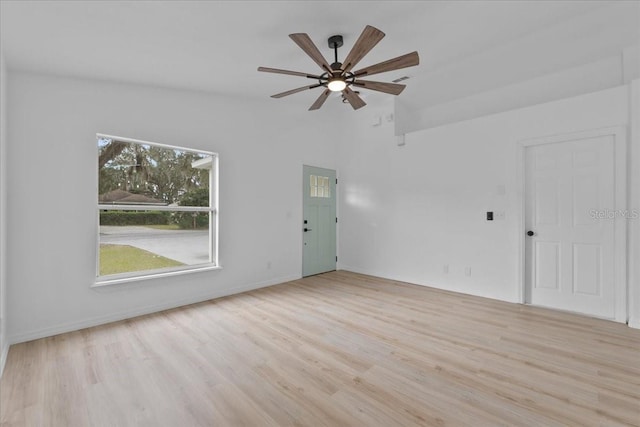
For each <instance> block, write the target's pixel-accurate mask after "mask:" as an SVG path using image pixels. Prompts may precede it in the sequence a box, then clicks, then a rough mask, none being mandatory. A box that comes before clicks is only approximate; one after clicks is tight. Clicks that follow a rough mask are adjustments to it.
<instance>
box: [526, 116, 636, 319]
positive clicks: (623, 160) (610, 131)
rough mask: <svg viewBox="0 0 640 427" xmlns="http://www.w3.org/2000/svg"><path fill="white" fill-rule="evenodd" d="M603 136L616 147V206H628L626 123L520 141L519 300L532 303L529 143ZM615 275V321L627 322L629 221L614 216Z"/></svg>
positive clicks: (618, 208) (620, 207)
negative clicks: (528, 248) (528, 235)
mask: <svg viewBox="0 0 640 427" xmlns="http://www.w3.org/2000/svg"><path fill="white" fill-rule="evenodd" d="M601 136H613V138H614V147H615V148H614V149H615V153H614V156H615V164H614V168H615V171H614V174H615V177H614V180H615V181H614V182H615V200H616V206H614V207H613V209H615V210H625V209H627V202H628V200H627V198H628V194H627V131H626V126H611V127H606V128H599V129H591V130H584V131H580V132H572V133H565V134H557V135H550V136H542V137H536V138H530V139H524V140H520V141H518V144H517V161H516V175H517V176H516V183H517V195H518V200H517V203H518V209H519V215H518V227H517V230H518V268H517V283H518V300H519V302H520V303H521V304H530V303H531V301H527V277H526V262H527V259H526V256H527V253H526V239H525V237H524V236H525V232H526V229H525V224H526V223H525V217H526V206H525V204H526V174H525V171H526V151H527V147H531V146H535V145H542V144H553V143H561V142H569V141H575V140H580V139H586V138H596V137H601ZM614 234H615V235H614V240H615V242H614V258H615V264H614V275H615V317H614V319H613V320H615V321H616V322H621V323H626V322H628V321H629V318H628V313H629V309H628V301H629V295H628V293H629V286H628V283H627V256H628V252H627V221H626V220H623V219H617V220H615V224H614Z"/></svg>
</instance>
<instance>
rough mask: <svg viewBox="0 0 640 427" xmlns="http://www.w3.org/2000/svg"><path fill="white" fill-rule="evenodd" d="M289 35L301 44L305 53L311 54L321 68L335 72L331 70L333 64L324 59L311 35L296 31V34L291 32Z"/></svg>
mask: <svg viewBox="0 0 640 427" xmlns="http://www.w3.org/2000/svg"><path fill="white" fill-rule="evenodd" d="M289 37H290V38H291V40H293V41H294V42H295V43H296V44H297V45H298V46H300V49H302V50H304V51H305V53H306V54H307V55H309V56H310V57H311V59H313V60H314V61H315V63H316V64H318V65H319V66H320V68H322V69H323V70H325V71H327V72H329V73H331V72H333V70H331V66H330V65H329V63H328V62H327V60H326V59H324V56H322V54H321V53H320V51H319V50H318V48H317V47H316V45H315V44H314V43H313V41H312V40H311V38H310V37H309V35H307V34H306V33H295V34H289Z"/></svg>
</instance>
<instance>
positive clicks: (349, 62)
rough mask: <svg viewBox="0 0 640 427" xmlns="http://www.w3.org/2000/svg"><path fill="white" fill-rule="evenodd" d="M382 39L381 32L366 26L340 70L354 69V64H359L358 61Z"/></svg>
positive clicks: (382, 34)
mask: <svg viewBox="0 0 640 427" xmlns="http://www.w3.org/2000/svg"><path fill="white" fill-rule="evenodd" d="M383 38H384V33H383V32H382V31H380V30H379V29H377V28H375V27H372V26H371V25H367V26H366V27H365V28H364V30H363V31H362V34H360V37H358V40H356V42H355V44H354V45H353V47H352V48H351V52H349V54H348V55H347V57H346V58H345V59H344V62H343V63H342V65H343V67H342V69H343V70H344V71H345V72H346V71H351V69H352V68H353V67H355V66H356V64H357V63H358V62H360V60H361V59H362V58H364V56H365V55H366V54H367V53H369V51H370V50H371V49H373V47H374V46H375V45H377V44H378V42H379V41H380V40H382V39H383Z"/></svg>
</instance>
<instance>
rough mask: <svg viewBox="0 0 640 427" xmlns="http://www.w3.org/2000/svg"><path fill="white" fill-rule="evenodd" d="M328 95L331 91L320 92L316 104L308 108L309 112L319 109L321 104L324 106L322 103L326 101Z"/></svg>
mask: <svg viewBox="0 0 640 427" xmlns="http://www.w3.org/2000/svg"><path fill="white" fill-rule="evenodd" d="M330 93H331V91H330V90H329V89H327V90H325V91H324V92H322V93H321V94H320V96H319V97H318V99H316V102H314V103H313V104H311V107H309V111H312V110H318V109H320V107H322V104H324V101H326V100H327V98H328V97H329V94H330Z"/></svg>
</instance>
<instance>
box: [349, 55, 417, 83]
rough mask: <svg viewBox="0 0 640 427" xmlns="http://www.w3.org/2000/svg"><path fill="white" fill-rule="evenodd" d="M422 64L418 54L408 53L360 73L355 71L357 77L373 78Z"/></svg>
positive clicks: (363, 69)
mask: <svg viewBox="0 0 640 427" xmlns="http://www.w3.org/2000/svg"><path fill="white" fill-rule="evenodd" d="M419 63H420V58H419V57H418V52H411V53H407V54H406V55H402V56H398V57H397V58H393V59H389V60H388V61H384V62H380V63H378V64H375V65H371V66H369V67H366V68H362V69H360V70H358V71H354V73H353V74H354V75H355V76H356V77H360V76H365V75H366V76H372V75H374V74H378V73H386V72H387V71H393V70H399V69H401V68H407V67H413V66H414V65H418V64H419Z"/></svg>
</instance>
